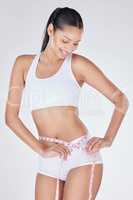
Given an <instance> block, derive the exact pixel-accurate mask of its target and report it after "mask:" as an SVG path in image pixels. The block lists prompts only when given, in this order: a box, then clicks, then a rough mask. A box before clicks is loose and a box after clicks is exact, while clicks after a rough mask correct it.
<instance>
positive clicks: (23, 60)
mask: <svg viewBox="0 0 133 200" xmlns="http://www.w3.org/2000/svg"><path fill="white" fill-rule="evenodd" d="M35 56H36V54H22V55H18V56H17V57H16V62H17V63H19V64H21V66H25V65H27V64H30V63H31V62H32V61H33V59H34V58H35Z"/></svg>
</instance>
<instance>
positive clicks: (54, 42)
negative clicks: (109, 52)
mask: <svg viewBox="0 0 133 200" xmlns="http://www.w3.org/2000/svg"><path fill="white" fill-rule="evenodd" d="M83 31H84V29H83V22H82V18H81V16H80V14H79V13H78V12H77V11H76V10H74V9H72V8H68V7H64V8H56V9H55V10H54V11H53V12H52V14H51V15H50V17H49V19H48V22H47V25H46V31H45V36H44V40H43V44H42V48H41V52H39V53H38V54H37V55H20V56H18V57H17V58H16V60H15V63H14V66H13V69H12V73H11V78H10V85H9V94H8V101H7V104H6V112H5V120H6V124H7V125H8V126H9V127H10V128H11V129H12V130H13V132H14V133H15V134H16V135H17V136H18V137H19V138H20V139H21V140H22V141H24V142H25V143H26V144H27V145H29V147H31V148H32V150H33V151H35V152H36V153H37V154H38V173H37V176H36V183H35V199H36V200H44V199H46V200H53V199H55V194H56V183H57V180H58V181H59V190H58V194H59V199H60V200H61V199H63V200H73V199H76V200H94V199H95V198H96V195H97V193H98V190H99V187H100V184H101V180H102V174H103V161H102V156H101V154H100V149H101V148H104V147H110V146H111V145H112V142H113V140H114V138H115V136H116V133H117V131H118V129H119V127H120V124H121V122H122V120H123V117H124V115H125V113H126V111H127V109H128V99H127V97H126V96H125V94H124V93H123V92H122V91H121V90H120V89H119V88H118V87H117V86H115V85H114V84H113V83H112V82H111V81H110V80H109V79H108V78H107V77H106V76H105V75H104V73H103V72H102V71H101V70H100V69H99V68H98V66H96V65H95V64H94V63H93V62H92V61H91V60H90V59H88V58H86V57H84V56H82V55H78V54H76V53H73V52H74V51H75V50H76V49H77V47H78V44H79V42H80V41H81V38H82V34H83ZM84 83H87V84H89V85H91V86H92V87H94V88H95V89H97V90H98V91H99V92H101V93H102V94H103V95H105V96H106V97H107V98H108V99H109V100H110V101H111V102H112V103H113V104H114V106H115V109H114V112H113V115H112V119H111V122H110V124H109V127H108V130H107V132H106V134H105V135H104V136H103V137H102V138H100V137H91V135H90V133H89V130H88V129H87V127H86V126H85V124H84V123H83V122H82V121H81V120H80V119H79V117H78V99H79V95H80V89H81V87H82V85H83V84H84ZM23 89H24V91H25V92H26V94H27V95H28V97H29V100H30V110H31V114H32V117H33V120H34V122H35V125H36V127H37V130H38V136H39V139H37V138H36V137H34V136H33V134H32V133H31V132H30V131H29V130H28V129H27V128H26V126H25V125H24V124H23V123H22V121H21V119H20V118H19V108H20V103H21V96H22V92H23Z"/></svg>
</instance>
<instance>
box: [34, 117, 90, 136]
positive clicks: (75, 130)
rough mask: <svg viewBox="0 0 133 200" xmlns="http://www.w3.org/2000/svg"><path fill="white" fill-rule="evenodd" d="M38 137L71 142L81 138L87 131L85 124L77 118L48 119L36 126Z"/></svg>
mask: <svg viewBox="0 0 133 200" xmlns="http://www.w3.org/2000/svg"><path fill="white" fill-rule="evenodd" d="M37 129H38V134H39V135H40V136H49V137H55V138H58V139H64V140H71V139H73V138H75V137H78V136H82V135H83V134H84V133H85V132H87V131H88V129H87V127H86V126H85V124H84V123H83V122H82V121H81V120H80V119H79V118H78V117H77V118H76V119H71V118H69V119H67V118H65V119H63V118H62V119H58V118H57V119H51V120H50V119H49V120H46V121H45V120H44V122H43V123H41V124H38V125H37Z"/></svg>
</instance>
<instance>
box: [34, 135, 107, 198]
mask: <svg viewBox="0 0 133 200" xmlns="http://www.w3.org/2000/svg"><path fill="white" fill-rule="evenodd" d="M90 138H91V136H90V134H89V132H88V133H85V135H83V136H81V137H78V138H76V139H73V140H71V141H70V142H67V141H64V140H59V139H56V138H50V137H44V136H39V140H45V141H51V142H56V143H61V144H64V145H66V146H67V147H68V148H69V149H70V151H71V154H70V155H69V154H68V157H67V159H66V160H65V159H63V158H62V157H60V156H59V155H57V156H54V157H42V156H41V155H38V172H39V173H41V174H44V175H47V176H50V177H53V178H56V179H60V180H63V181H65V180H66V178H67V175H68V173H69V172H70V170H71V169H73V168H76V167H79V166H84V165H90V164H91V165H92V167H91V178H90V187H89V190H90V198H91V189H92V183H93V176H94V167H95V164H99V163H101V164H102V163H103V159H102V156H101V153H100V152H99V151H98V152H95V153H93V152H91V153H89V152H87V151H86V149H85V146H86V143H87V142H88V141H89V139H90Z"/></svg>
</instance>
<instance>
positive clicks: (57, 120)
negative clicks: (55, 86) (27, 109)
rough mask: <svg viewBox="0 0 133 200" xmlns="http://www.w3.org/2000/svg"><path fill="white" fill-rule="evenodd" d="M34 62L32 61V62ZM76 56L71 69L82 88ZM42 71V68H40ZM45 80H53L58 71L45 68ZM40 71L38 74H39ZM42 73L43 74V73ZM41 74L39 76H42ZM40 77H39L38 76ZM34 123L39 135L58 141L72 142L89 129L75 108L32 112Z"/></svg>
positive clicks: (49, 108) (57, 108) (42, 109)
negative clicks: (76, 67) (77, 71)
mask: <svg viewBox="0 0 133 200" xmlns="http://www.w3.org/2000/svg"><path fill="white" fill-rule="evenodd" d="M33 59H34V56H32V55H31V56H30V58H29V60H30V64H29V67H30V65H31V62H32V61H33ZM31 60H32V61H31ZM74 64H75V63H74V56H73V57H72V61H71V68H72V70H73V72H74V74H73V75H74V77H75V79H76V81H77V82H78V83H79V85H80V86H82V84H83V82H82V81H81V80H80V77H79V75H78V74H77V73H76V70H75V65H74ZM29 67H28V66H27V67H26V69H25V75H24V77H25V78H24V79H25V80H26V77H27V73H28V70H29ZM37 67H38V68H37V70H36V73H38V72H39V67H41V64H40V65H39V63H38V65H37ZM40 69H41V68H40ZM43 69H44V71H43V74H44V75H43V78H44V79H45V78H46V79H47V78H51V77H52V76H53V75H54V74H55V73H56V72H57V69H56V70H55V69H50V68H47V67H44V66H43ZM37 71H38V72H37ZM41 73H42V72H41ZM41 73H39V74H41ZM37 76H39V75H37ZM31 114H32V117H33V120H34V123H35V125H36V127H37V130H38V134H39V135H40V136H47V137H54V138H57V139H62V140H66V141H71V140H72V139H75V138H77V137H80V136H82V135H84V134H85V133H86V132H87V127H86V126H85V124H84V123H83V122H82V121H81V120H80V118H79V116H78V107H75V106H71V105H70V106H69V105H68V106H51V107H45V108H40V109H36V110H32V111H31Z"/></svg>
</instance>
